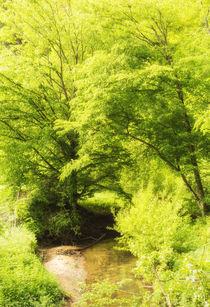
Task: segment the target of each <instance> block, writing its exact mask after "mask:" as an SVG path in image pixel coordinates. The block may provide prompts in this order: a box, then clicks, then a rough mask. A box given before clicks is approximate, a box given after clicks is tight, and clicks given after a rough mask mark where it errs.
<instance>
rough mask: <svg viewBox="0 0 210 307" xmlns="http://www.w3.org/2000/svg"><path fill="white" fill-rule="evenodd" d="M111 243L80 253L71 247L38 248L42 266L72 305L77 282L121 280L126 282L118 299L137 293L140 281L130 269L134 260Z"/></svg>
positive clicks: (76, 298)
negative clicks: (66, 293)
mask: <svg viewBox="0 0 210 307" xmlns="http://www.w3.org/2000/svg"><path fill="white" fill-rule="evenodd" d="M115 245H116V242H115V241H114V240H105V241H101V242H99V243H97V244H96V245H94V246H92V247H89V248H87V249H85V250H83V251H81V252H77V251H74V249H75V248H76V247H73V246H58V247H53V248H46V249H42V252H43V253H44V255H45V261H44V265H45V267H46V268H47V270H48V271H50V272H51V273H53V274H54V275H55V277H56V279H57V280H58V283H59V284H60V286H61V287H62V288H63V289H64V290H66V291H67V292H70V293H71V296H72V302H69V303H67V306H73V304H72V303H74V302H76V301H77V300H78V299H79V297H80V293H79V291H80V287H79V286H78V283H79V282H86V283H87V284H92V283H94V282H97V281H102V280H105V279H107V280H109V281H110V282H112V283H116V282H118V281H120V280H122V279H130V280H131V281H130V282H128V283H126V286H125V288H124V289H123V288H122V289H121V291H122V292H121V293H120V296H129V295H133V294H138V293H140V288H141V287H142V282H141V281H140V280H136V279H135V278H134V273H133V269H134V267H135V264H136V258H135V257H133V256H132V255H131V254H130V253H128V252H124V251H120V250H116V249H114V246H115Z"/></svg>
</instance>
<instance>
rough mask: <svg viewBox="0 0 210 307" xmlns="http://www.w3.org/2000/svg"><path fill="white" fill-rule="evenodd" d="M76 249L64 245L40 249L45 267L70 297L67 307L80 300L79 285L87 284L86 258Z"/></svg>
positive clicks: (67, 300)
mask: <svg viewBox="0 0 210 307" xmlns="http://www.w3.org/2000/svg"><path fill="white" fill-rule="evenodd" d="M76 248H77V247H76V246H65V245H63V246H59V247H51V248H50V247H48V248H42V249H40V252H41V253H42V255H43V265H44V266H45V268H46V269H47V270H48V271H49V272H50V273H52V274H53V275H54V276H55V278H56V280H57V281H58V284H59V285H60V287H61V288H62V289H64V290H65V292H66V293H67V296H69V299H66V307H67V306H68V307H69V306H73V303H74V302H76V301H77V300H78V299H79V297H80V294H79V291H80V287H79V286H78V283H80V282H85V281H86V278H87V273H86V270H85V259H84V256H83V255H82V254H81V253H80V252H78V251H75V249H76ZM69 251H70V253H69Z"/></svg>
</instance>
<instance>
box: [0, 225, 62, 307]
mask: <svg viewBox="0 0 210 307" xmlns="http://www.w3.org/2000/svg"><path fill="white" fill-rule="evenodd" d="M36 247H37V245H36V239H35V236H34V235H33V234H32V233H31V232H30V231H28V230H27V229H26V228H24V227H12V228H10V229H6V230H4V231H3V232H2V234H1V236H0V306H2V307H10V306H11V307H20V306H21V307H25V306H27V307H32V306H33V307H38V306H40V307H47V306H51V307H53V306H54V307H55V306H56V307H58V306H63V303H62V298H63V294H62V291H61V290H60V289H59V287H58V285H57V283H56V281H55V279H54V278H53V277H52V276H50V275H49V273H48V272H47V271H46V270H45V268H44V267H43V266H42V264H41V262H40V260H39V258H38V257H37V256H36V254H35V250H36Z"/></svg>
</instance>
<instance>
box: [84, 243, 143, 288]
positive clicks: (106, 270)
mask: <svg viewBox="0 0 210 307" xmlns="http://www.w3.org/2000/svg"><path fill="white" fill-rule="evenodd" d="M115 245H116V242H114V241H113V240H106V241H103V242H100V243H98V244H96V245H95V246H93V247H91V248H88V249H87V250H85V251H84V253H83V254H84V256H85V260H86V265H85V266H86V267H85V269H86V271H87V283H88V284H91V283H94V282H97V281H101V280H104V279H108V280H109V281H110V282H112V283H116V282H118V281H120V280H122V279H131V281H130V282H129V283H128V284H126V286H125V288H124V289H123V288H122V290H126V292H129V291H130V292H131V293H132V294H133V293H135V294H139V293H140V288H141V287H142V282H141V281H140V280H137V279H135V276H134V273H133V269H134V268H135V265H136V258H135V257H134V256H132V255H131V254H130V253H128V252H124V251H119V250H116V249H114V246H115Z"/></svg>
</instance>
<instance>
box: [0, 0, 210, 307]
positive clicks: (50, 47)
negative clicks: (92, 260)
mask: <svg viewBox="0 0 210 307" xmlns="http://www.w3.org/2000/svg"><path fill="white" fill-rule="evenodd" d="M208 12H209V8H208V1H207V0H202V1H200V0H187V1H182V0H176V1H174V0H167V1H166V0H158V1H157V0H142V1H139V0H128V1H125V0H116V1H109V0H79V1H76V0H72V1H70V0H53V1H48V0H40V1H38V0H22V1H20V0H13V1H10V0H5V1H1V2H0V33H1V38H0V64H1V70H0V163H1V169H2V170H3V172H4V175H3V177H4V178H5V181H6V184H7V185H9V189H11V191H12V193H13V194H14V195H15V197H16V201H15V202H14V203H13V204H11V200H10V197H8V196H6V199H7V205H6V208H5V205H1V206H2V208H1V209H0V212H1V211H2V212H3V219H4V221H5V218H6V217H7V216H9V214H10V213H11V212H12V213H13V217H12V219H11V224H15V223H21V222H23V223H25V224H26V225H27V227H28V228H29V229H31V230H32V231H33V232H34V233H36V235H37V236H38V238H46V237H48V238H51V239H54V238H56V239H59V240H60V241H62V240H63V239H65V238H71V239H72V238H75V235H76V236H79V235H80V230H81V228H80V226H81V225H82V223H83V220H82V216H83V215H82V214H81V211H84V208H85V207H87V208H88V209H89V210H90V211H91V210H92V211H94V212H95V213H103V214H105V213H107V209H108V212H112V213H114V214H116V222H117V226H116V229H117V230H118V231H119V232H120V233H121V234H122V238H121V239H120V241H121V243H123V244H124V245H125V246H126V248H127V249H129V250H131V251H132V253H133V254H135V255H136V256H137V257H138V266H137V271H136V274H137V275H141V276H143V278H144V280H145V281H147V282H149V283H150V284H151V287H153V291H152V293H151V292H148V291H147V290H146V287H145V293H144V294H143V295H142V297H141V304H142V306H148V305H149V304H153V305H154V306H156V305H163V306H165V305H166V306H183V307H185V306H205V304H206V306H207V303H206V302H207V295H206V266H207V263H206V258H205V256H206V251H207V247H208V243H207V241H206V237H207V235H206V228H207V224H205V223H206V220H205V215H206V213H207V205H208V203H209V196H208V192H209V191H208V189H209V188H208V161H207V157H208V144H209V143H208V142H209V138H208V137H209V136H208V133H209V128H210V127H209V109H208V107H209V106H208V99H209V98H208V95H209V65H207V63H208V61H209V53H208V52H207V50H208V45H209V32H210V31H209V23H208ZM1 177H2V176H1ZM196 206H197V207H196ZM102 208H103V210H102ZM104 209H105V210H104ZM118 211H119V212H118ZM199 215H202V217H203V222H202V221H201V222H199V220H198V216H199ZM2 224H3V223H2ZM198 238H199V239H198ZM2 240H3V239H2ZM5 244H6V243H5ZM16 244H17V246H19V243H16ZM25 246H28V245H27V243H25ZM7 252H8V251H7ZM28 253H29V251H28V252H26V255H27V257H29V258H30V259H35V258H33V257H34V256H31V254H30V256H28V255H29V254H28ZM21 255H22V254H21ZM19 256H20V255H19V254H18V253H17V257H19ZM20 257H22V256H20ZM31 257H32V258H31ZM8 259H10V257H9V258H8ZM14 259H15V258H14ZM21 259H22V258H21ZM24 259H25V258H24ZM8 261H10V260H8ZM15 261H16V260H15ZM21 261H22V260H21ZM24 261H25V260H24ZM24 261H22V262H21V270H22V267H23V266H24V263H23V262H24ZM30 261H31V262H33V261H35V260H30ZM26 262H27V261H26ZM9 265H10V264H9ZM37 265H38V264H37ZM29 267H30V266H29ZM29 267H28V266H27V265H26V268H24V269H26V271H27V270H28V271H27V272H28V275H30V272H31V271H30V270H32V271H33V269H31V267H30V269H29ZM5 270H6V271H5V272H6V273H5V275H3V276H4V278H5V280H6V274H8V276H9V277H8V280H7V282H6V283H5V285H7V284H8V285H10V281H11V280H12V281H13V276H12V275H11V274H10V273H11V272H10V266H8V268H7V267H6V269H5ZM21 272H22V271H20V272H19V271H17V273H15V274H20V275H17V276H16V277H15V278H14V283H16V286H15V288H14V289H17V291H19V289H20V288H18V284H17V279H20V281H21V280H22V275H21V274H22V273H21ZM43 274H44V273H43ZM43 276H45V275H43ZM23 278H26V276H25V275H24V277H23ZM36 278H37V279H36ZM36 278H35V279H33V278H32V279H31V280H35V281H34V282H35V283H36V285H39V279H38V277H36ZM41 278H42V276H41ZM44 278H45V277H43V279H44ZM23 280H24V281H25V279H23ZM20 284H21V283H20ZM46 284H48V285H49V283H48V282H47V283H46ZM30 285H31V284H30V282H24V284H22V286H21V287H23V289H25V288H24V287H28V288H27V289H26V291H25V292H24V293H26V295H28V294H27V293H31V296H32V297H34V300H37V302H38V303H37V304H42V305H43V306H44V305H46V306H47V305H50V304H51V305H52V304H56V298H54V296H51V290H52V289H54V288H53V287H54V286H52V288H50V289H48V290H46V291H45V292H44V294H43V298H42V300H41V299H40V296H38V297H35V296H33V295H34V292H33V291H32V290H31V289H33V285H31V286H30ZM9 287H10V286H9ZM11 287H12V286H11ZM30 287H31V288H30ZM37 287H38V286H37ZM46 287H47V286H46ZM103 287H104V289H106V290H107V296H104V292H103V291H102V290H103ZM44 288H45V287H44ZM3 289H4V288H2V291H3ZM11 289H13V288H11ZM45 289H47V288H45ZM8 291H9V290H8ZM12 291H13V290H12ZM37 291H38V290H37ZM56 291H57V290H56ZM113 291H114V292H116V291H117V288H115V287H113V288H112V287H111V288H109V285H108V284H106V283H104V284H102V286H101V285H98V286H96V287H95V288H93V291H92V292H91V293H87V296H86V297H84V300H83V303H84V304H87V302H88V300H92V301H93V304H96V306H98V305H97V304H99V306H101V304H106V303H107V302H108V303H110V302H111V300H112V295H113V293H114V292H113ZM17 293H18V294H17V297H19V293H20V292H17ZM37 293H39V291H38V292H37ZM46 293H50V296H49V297H48V296H46V295H47V294H46ZM57 293H58V292H57ZM4 295H5V294H4V292H2V293H1V296H2V299H4ZM88 295H89V296H88ZM91 295H93V296H91ZM56 297H57V296H56ZM9 299H11V300H13V299H14V297H13V294H12V292H11V295H9V297H8V300H9ZM32 299H33V298H32ZM48 300H49V302H48ZM118 303H119V304H120V302H119V301H118ZM9 304H10V302H9V301H8V306H9ZM11 304H12V303H11ZM133 304H134V305H135V304H136V303H135V302H133ZM11 306H12V305H11ZM14 306H15V305H14ZM52 306H53V305H52Z"/></svg>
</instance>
